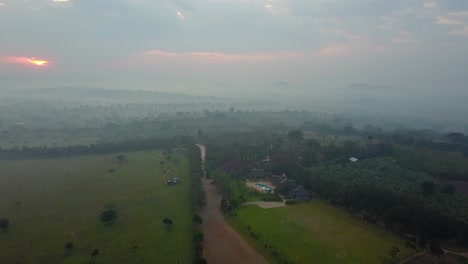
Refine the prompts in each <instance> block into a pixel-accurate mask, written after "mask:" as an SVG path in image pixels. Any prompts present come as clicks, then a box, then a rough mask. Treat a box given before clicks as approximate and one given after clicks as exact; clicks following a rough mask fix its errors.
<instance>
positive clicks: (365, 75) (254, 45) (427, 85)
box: [0, 0, 468, 95]
mask: <svg viewBox="0 0 468 264" xmlns="http://www.w3.org/2000/svg"><path fill="white" fill-rule="evenodd" d="M467 76H468V1H466V0H443V1H442V0H439V1H432V0H391V1H389V0H0V89H22V88H40V87H61V86H77V85H78V86H92V87H102V88H119V89H146V90H147V89H154V90H165V91H167V90H169V91H170V90H174V91H192V92H193V91H194V90H196V89H201V87H211V88H212V89H220V90H222V89H236V88H235V87H241V86H242V87H251V88H252V89H255V88H256V87H259V88H258V89H260V88H262V87H263V88H264V87H266V85H268V84H272V83H276V82H279V81H282V82H289V83H295V84H301V85H304V86H306V87H308V86H310V87H311V88H310V89H327V88H326V87H335V86H345V85H349V84H353V83H367V84H375V85H381V86H385V87H400V88H403V89H410V90H412V91H417V92H423V93H424V92H427V93H432V92H434V91H438V92H453V93H461V94H465V95H466V94H467V93H468V87H467V85H466V83H467V78H468V77H467ZM317 87H318V88H317Z"/></svg>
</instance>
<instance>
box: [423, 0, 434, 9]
mask: <svg viewBox="0 0 468 264" xmlns="http://www.w3.org/2000/svg"><path fill="white" fill-rule="evenodd" d="M423 7H424V8H428V9H431V8H435V7H437V2H436V1H427V2H424V3H423Z"/></svg>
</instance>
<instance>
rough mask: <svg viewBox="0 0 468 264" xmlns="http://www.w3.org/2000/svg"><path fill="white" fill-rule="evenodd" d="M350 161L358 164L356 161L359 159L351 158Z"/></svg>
mask: <svg viewBox="0 0 468 264" xmlns="http://www.w3.org/2000/svg"><path fill="white" fill-rule="evenodd" d="M349 161H351V162H356V161H358V159H357V158H355V157H351V158H349Z"/></svg>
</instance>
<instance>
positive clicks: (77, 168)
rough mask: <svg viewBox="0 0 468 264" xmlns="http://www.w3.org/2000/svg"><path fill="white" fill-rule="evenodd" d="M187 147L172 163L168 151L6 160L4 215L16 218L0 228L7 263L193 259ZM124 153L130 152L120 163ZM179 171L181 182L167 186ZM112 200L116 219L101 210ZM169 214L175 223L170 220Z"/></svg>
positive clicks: (1, 183)
mask: <svg viewBox="0 0 468 264" xmlns="http://www.w3.org/2000/svg"><path fill="white" fill-rule="evenodd" d="M183 153H184V152H183V151H182V150H180V151H174V153H172V155H171V156H172V162H169V161H168V160H166V159H165V158H164V157H163V155H162V151H142V152H129V153H115V154H109V155H100V156H83V157H74V158H69V159H65V158H64V159H44V160H23V161H0V218H9V219H10V221H11V224H10V227H9V229H8V230H7V231H5V232H1V231H0V248H1V250H0V263H89V262H90V261H91V260H93V261H95V263H177V259H178V258H179V260H180V262H179V263H191V256H192V242H191V238H192V223H191V210H190V206H191V205H190V182H189V181H190V179H189V175H188V172H187V170H188V163H187V162H188V161H187V159H186V158H185V155H184V154H183ZM119 154H123V155H125V156H126V161H125V162H123V163H122V164H120V165H119V164H118V163H117V162H116V161H115V157H116V156H117V155H119ZM174 160H175V161H174ZM111 169H114V172H109V170H111ZM164 172H165V173H164ZM171 176H173V177H179V178H180V179H181V183H180V184H179V185H174V186H166V185H165V180H166V179H167V178H169V177H171ZM110 207H111V208H114V209H115V210H116V211H117V213H118V216H119V217H118V219H117V220H116V222H115V223H114V224H111V225H108V224H104V223H102V222H100V220H99V215H100V213H101V212H102V211H103V210H104V209H106V208H110ZM165 217H168V218H171V219H172V220H173V221H174V223H173V225H172V226H170V227H166V226H164V224H163V223H162V219H163V218H165ZM67 242H72V243H73V244H74V248H73V250H72V251H71V252H67V251H66V250H65V248H64V244H65V243H67ZM93 249H98V250H99V255H98V256H96V257H91V252H92V251H93Z"/></svg>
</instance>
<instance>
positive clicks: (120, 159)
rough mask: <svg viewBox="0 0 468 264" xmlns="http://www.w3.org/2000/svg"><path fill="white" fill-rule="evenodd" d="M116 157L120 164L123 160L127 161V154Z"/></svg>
mask: <svg viewBox="0 0 468 264" xmlns="http://www.w3.org/2000/svg"><path fill="white" fill-rule="evenodd" d="M115 158H116V159H117V163H118V164H119V165H122V163H123V162H124V161H125V159H126V157H125V155H122V154H120V155H117V156H116V157H115Z"/></svg>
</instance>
